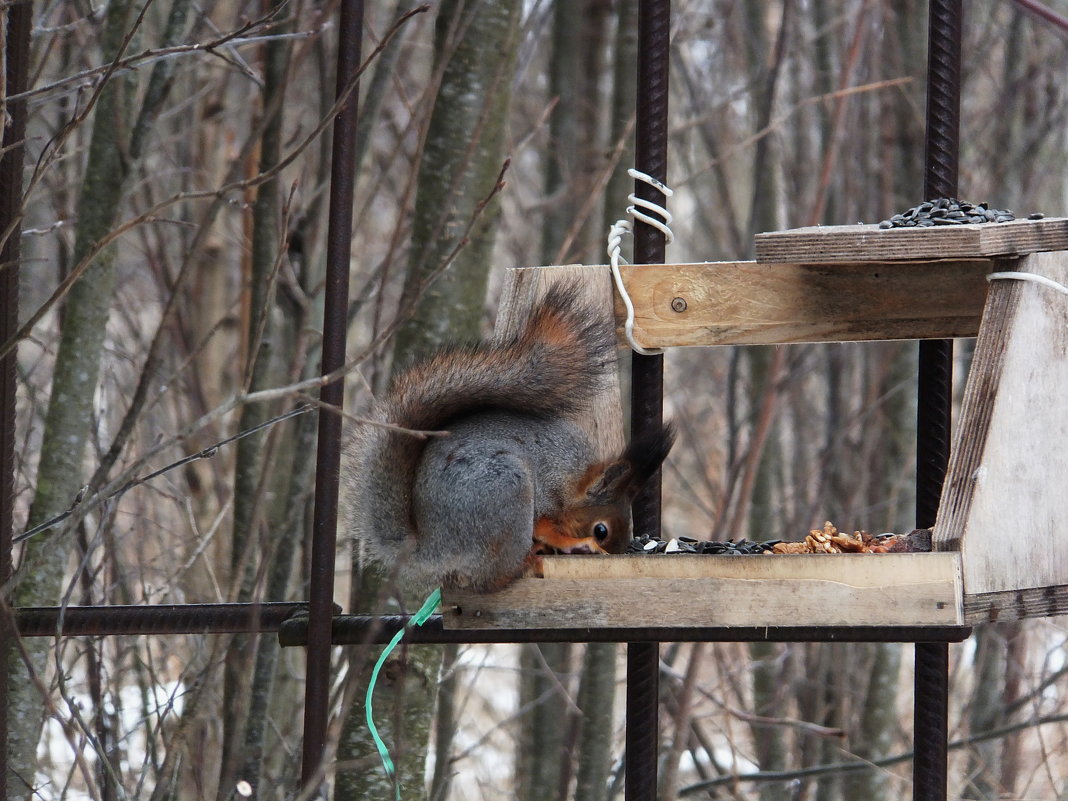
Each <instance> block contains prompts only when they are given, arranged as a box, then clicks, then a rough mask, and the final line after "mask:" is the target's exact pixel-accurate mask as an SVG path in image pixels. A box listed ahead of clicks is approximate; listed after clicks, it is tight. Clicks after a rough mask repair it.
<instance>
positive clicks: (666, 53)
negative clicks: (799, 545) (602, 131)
mask: <svg viewBox="0 0 1068 801" xmlns="http://www.w3.org/2000/svg"><path fill="white" fill-rule="evenodd" d="M670 33H671V2H670V0H641V2H640V3H639V5H638V99H637V109H636V112H637V118H636V125H635V151H634V153H635V155H634V166H635V168H636V169H639V170H641V171H642V172H644V173H647V174H648V175H651V176H652V177H653V178H656V179H657V180H660V181H666V180H667V141H668V135H667V119H668V118H667V112H668V75H669V69H668V68H669V64H670ZM635 192H636V193H637V195H638V196H639V197H642V198H646V199H649V200H653V201H655V202H657V203H663V202H666V201H665V200H664V198H663V197H662V196H661V195H660V193H659V192H657V191H656V190H655V189H654V188H652V187H650V186H648V185H646V184H645V183H643V182H640V181H639V182H636V183H635ZM664 251H665V242H664V236H663V234H661V233H660V232H659V231H657V230H656V229H654V228H652V227H650V226H648V225H646V224H644V223H641V222H638V223H636V224H635V227H634V262H635V263H636V264H663V262H664ZM630 419H631V436H636V435H638V434H641V433H642V432H643V431H647V430H649V429H652V428H655V427H657V426H659V425H661V423H662V422H663V419H664V359H663V357H662V356H642V355H639V354H634V356H633V357H632V360H631V418H630ZM660 500H661V492H660V481H659V479H657V480H655V481H650V482H649V485H648V486H647V487H646V489H645V491H644V492H643V493H642V494H641V495H640V496H639V497H638V498H637V499H636V500H635V502H634V508H633V514H634V533H635V535H641V534H649V535H653V536H656V535H659V533H660ZM659 679H660V647H659V644H658V643H629V644H628V645H627V734H626V749H627V751H626V754H627V764H626V780H627V781H626V799H627V801H652V800H653V799H654V798H656V765H657V752H658V749H659V727H658V723H659Z"/></svg>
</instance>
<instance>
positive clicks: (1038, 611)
mask: <svg viewBox="0 0 1068 801" xmlns="http://www.w3.org/2000/svg"><path fill="white" fill-rule="evenodd" d="M1065 613H1068V586H1066V585H1061V586H1059V587H1029V588H1028V589H1024V590H1007V591H1005V592H977V593H972V594H966V595H965V596H964V622H965V623H968V624H975V623H994V622H997V621H999V620H1000V621H1005V620H1019V619H1021V618H1025V617H1053V616H1054V615H1063V614H1065Z"/></svg>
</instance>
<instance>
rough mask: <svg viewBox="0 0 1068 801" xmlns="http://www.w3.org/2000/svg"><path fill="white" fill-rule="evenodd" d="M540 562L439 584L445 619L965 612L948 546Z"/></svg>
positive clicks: (935, 618)
mask: <svg viewBox="0 0 1068 801" xmlns="http://www.w3.org/2000/svg"><path fill="white" fill-rule="evenodd" d="M546 562H547V571H549V572H550V573H554V574H562V575H565V576H567V577H562V578H525V579H520V580H519V581H517V582H515V583H514V584H513V585H511V586H510V587H507V588H506V589H504V590H503V591H501V592H499V593H493V594H490V595H479V594H473V593H460V592H446V593H445V597H444V599H443V604H442V608H443V615H444V620H445V626H446V627H447V628H457V629H479V628H494V627H502V626H503V627H519V628H572V627H575V626H593V627H598V626H612V627H629V628H635V627H637V628H641V627H646V626H678V627H683V628H689V627H704V626H909V625H913V626H925V625H932V626H941V625H959V624H960V623H961V621H962V614H963V612H962V600H961V594H960V568H959V558H958V556H957V554H952V553H933V554H836V555H833V556H829V555H823V556H815V555H814V556H676V555H672V556H665V557H655V556H654V557H645V556H600V557H593V558H586V557H575V556H566V557H555V558H552V559H547V560H546ZM572 563H573V564H572ZM548 565H551V566H548ZM667 574H671V575H667ZM679 574H681V575H684V576H686V577H685V578H680V577H678V576H679Z"/></svg>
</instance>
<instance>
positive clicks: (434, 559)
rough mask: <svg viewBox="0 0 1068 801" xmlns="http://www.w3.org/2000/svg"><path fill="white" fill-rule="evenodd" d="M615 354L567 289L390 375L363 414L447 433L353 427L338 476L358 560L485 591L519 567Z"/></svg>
mask: <svg viewBox="0 0 1068 801" xmlns="http://www.w3.org/2000/svg"><path fill="white" fill-rule="evenodd" d="M614 356H615V333H614V323H613V321H612V319H611V318H610V317H608V316H606V315H604V314H603V313H600V312H596V311H594V310H592V309H589V308H587V307H586V306H585V305H584V304H582V303H579V302H577V301H575V300H574V299H573V298H572V297H571V296H570V294H569V291H568V287H567V286H566V285H564V286H557V287H554V288H553V289H551V290H550V291H549V292H548V293H547V294H546V296H545V297H544V299H543V300H542V301H541V302H540V303H539V304H538V305H537V306H536V307H535V308H534V309H533V311H532V313H531V316H530V318H529V320H528V322H527V324H526V326H525V327H524V328H523V330H522V331H520V332H519V334H517V335H516V336H515V337H514V338H512V339H511V340H509V341H506V342H503V343H496V344H492V345H491V344H485V343H484V344H480V345H476V346H467V347H451V348H446V349H443V350H442V351H441V352H440V353H438V354H436V355H435V356H433V357H432V358H430V359H429V360H428V361H426V362H424V363H422V364H420V365H416V366H415V367H413V368H411V369H410V370H408V371H406V372H405V373H403V374H401V375H400V376H398V377H397V379H396V380H395V382H394V384H393V386H392V387H391V389H390V391H389V392H388V393H387V395H386V396H385V397H383V398H382V399H381V400H380V401H379V402H377V403H376V404H375V405H374V406H373V407H372V409H371V410H370V412H369V413H368V415H367V417H368V418H369V420H371V421H373V422H374V423H384V424H387V425H391V426H397V427H401V428H404V429H410V430H416V431H440V430H448V431H450V432H451V436H447V437H431V438H420V437H417V436H412V435H411V434H407V433H402V432H399V431H396V430H395V429H390V428H387V427H383V426H382V425H373V424H370V425H369V424H362V425H360V426H358V428H357V429H356V431H355V432H354V436H353V438H352V441H351V443H350V445H349V446H348V448H347V449H346V458H345V461H344V464H343V466H342V476H341V480H342V496H343V497H342V503H343V512H344V515H345V518H346V521H347V525H348V527H349V530H350V531H351V534H352V536H353V537H354V538H355V539H356V541H357V543H358V544H359V547H360V549H361V552H362V554H363V555H365V556H366V557H369V558H370V559H372V560H374V561H376V562H378V563H379V564H380V565H381V566H382V567H383V568H384V569H385V570H387V571H393V570H398V571H399V576H400V577H401V579H402V580H403V581H405V582H410V583H413V584H417V585H420V586H422V587H429V586H434V585H438V584H445V585H446V586H474V587H482V586H487V585H489V584H492V583H494V582H495V581H496V580H498V579H500V578H502V574H503V572H507V571H509V570H510V571H511V572H512V573H513V574H516V573H517V572H518V571H519V570H521V568H522V562H523V559H524V557H525V555H526V554H527V552H529V550H530V547H531V536H532V529H533V523H534V519H535V515H536V514H545V513H550V512H552V511H553V508H552V504H553V503H559V502H562V494H561V493H562V491H563V489H564V488H565V486H566V485H567V484H568V483H569V482H571V481H573V480H574V479H575V478H577V475H578V474H581V472H582V471H583V469H584V468H585V467H586V466H587V465H588V464H589V463H590V462H591V461H592V460H593V456H592V451H591V447H590V444H589V442H588V440H587V438H586V436H585V434H583V432H581V431H580V430H579V429H578V427H577V426H575V425H574V423H573V422H572V418H573V416H574V415H575V414H576V413H578V412H579V411H581V410H583V409H584V408H585V407H586V406H587V405H588V404H589V403H590V401H591V400H592V398H593V397H594V396H595V395H596V394H597V393H598V392H599V391H600V390H601V387H602V385H603V382H604V379H605V378H606V376H607V375H608V374H609V371H610V370H614V369H615V358H614ZM480 432H481V433H480ZM457 453H462V454H465V455H464V459H465V460H466V465H467V466H466V467H464V468H463V469H461V468H460V467H458V466H455V465H454V464H453V463H454V462H455V460H456V458H457V457H456V454H457ZM450 454H452V457H451V458H452V462H450ZM476 456H477V458H476ZM416 487H418V490H416V489H415V488H416ZM510 577H514V575H512V576H510Z"/></svg>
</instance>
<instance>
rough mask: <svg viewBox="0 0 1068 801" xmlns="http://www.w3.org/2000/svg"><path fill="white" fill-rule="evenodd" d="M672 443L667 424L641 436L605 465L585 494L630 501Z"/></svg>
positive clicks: (671, 433)
mask: <svg viewBox="0 0 1068 801" xmlns="http://www.w3.org/2000/svg"><path fill="white" fill-rule="evenodd" d="M674 442H675V427H674V426H673V425H671V424H670V423H668V424H666V425H662V426H660V427H658V428H654V429H653V430H651V431H646V432H644V433H643V434H642V435H641V436H639V437H635V438H634V439H632V440H631V441H630V443H629V444H628V445H627V447H626V448H625V449H624V450H623V453H621V454H620V455H619V457H618V458H617V459H614V460H612V461H610V462H608V463H607V464H606V465H605V466H604V469H603V471H602V473H601V475H600V476H597V477H595V480H594V481H593V483H592V484H591V485H590V486H589V488H588V489H587V491H586V495H587V497H588V498H590V499H594V498H602V499H604V498H615V499H618V498H620V497H626V498H633V497H634V496H635V495H637V494H638V490H640V489H641V488H642V487H643V486H644V485H645V482H647V481H648V480H649V479H650V478H652V476H653V473H655V472H656V471H657V470H658V469H659V468H660V465H661V464H662V463H663V461H664V459H665V458H666V457H667V455H668V452H669V451H670V450H671V446H672V445H673V444H674Z"/></svg>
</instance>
